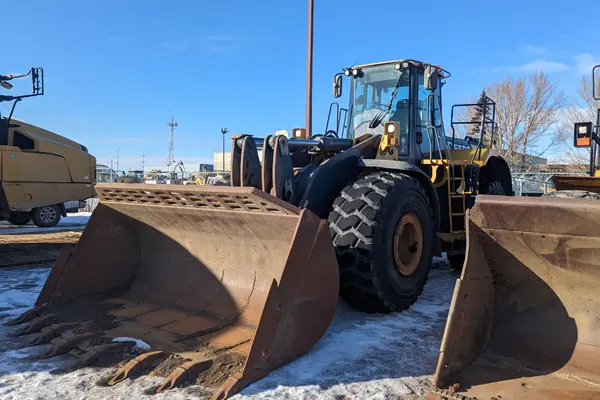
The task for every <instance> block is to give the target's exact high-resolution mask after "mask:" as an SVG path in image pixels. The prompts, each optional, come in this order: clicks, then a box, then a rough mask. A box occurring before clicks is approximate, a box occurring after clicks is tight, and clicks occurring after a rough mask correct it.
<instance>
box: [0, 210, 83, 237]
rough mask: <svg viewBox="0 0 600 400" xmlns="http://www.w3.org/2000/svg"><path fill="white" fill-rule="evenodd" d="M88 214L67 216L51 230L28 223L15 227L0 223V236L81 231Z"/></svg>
mask: <svg viewBox="0 0 600 400" xmlns="http://www.w3.org/2000/svg"><path fill="white" fill-rule="evenodd" d="M90 215H92V213H90V212H78V213H76V214H67V216H66V217H62V218H61V219H60V221H58V225H56V226H53V227H51V228H40V227H38V226H36V225H34V224H33V222H29V223H28V224H27V225H23V226H15V225H12V224H11V223H10V222H8V221H0V235H14V234H21V233H43V232H52V231H64V230H73V231H76V230H82V229H83V228H84V227H85V225H86V224H87V222H88V220H89V219H90Z"/></svg>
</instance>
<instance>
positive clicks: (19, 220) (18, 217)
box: [8, 213, 31, 226]
mask: <svg viewBox="0 0 600 400" xmlns="http://www.w3.org/2000/svg"><path fill="white" fill-rule="evenodd" d="M29 221H31V217H30V216H29V215H27V214H25V213H11V214H10V217H8V222H10V223H11V224H12V225H17V226H19V225H27V224H28V223H29Z"/></svg>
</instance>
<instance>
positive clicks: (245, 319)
mask: <svg viewBox="0 0 600 400" xmlns="http://www.w3.org/2000/svg"><path fill="white" fill-rule="evenodd" d="M96 191H97V192H98V195H99V198H100V203H99V204H98V206H97V208H96V209H95V211H94V213H93V214H92V217H91V218H90V221H89V223H88V225H87V226H86V228H85V230H84V232H83V234H82V236H81V239H80V241H79V243H78V245H77V247H76V248H75V250H74V251H72V252H64V253H62V254H61V256H60V257H59V259H58V260H57V263H56V265H55V267H54V269H53V270H52V272H51V273H50V276H49V278H48V281H47V282H46V284H45V285H44V288H43V290H42V292H41V294H40V296H39V298H38V301H37V302H36V304H37V305H39V306H40V307H37V308H36V309H34V311H31V312H28V313H26V314H24V315H23V316H22V317H21V318H20V319H19V320H18V323H19V324H34V323H35V326H32V327H29V325H24V326H22V327H19V328H18V329H20V330H26V329H33V328H35V330H36V331H38V332H39V331H40V330H42V331H43V334H44V335H45V336H44V338H43V340H44V341H47V340H50V339H51V338H52V337H55V338H54V339H51V340H52V343H56V344H57V348H56V349H52V350H50V352H49V353H48V356H52V355H54V353H57V354H58V353H64V352H65V351H68V350H72V349H75V348H80V349H81V350H82V351H83V354H87V356H86V361H85V363H86V364H89V360H91V359H94V360H96V359H100V358H101V357H99V354H98V352H99V351H101V352H105V351H107V352H108V351H112V352H114V351H115V349H114V348H113V347H115V346H107V345H106V344H105V343H108V342H110V340H111V339H113V338H116V337H133V338H136V339H140V340H142V341H144V342H146V343H148V344H149V345H150V346H151V348H152V351H153V353H152V354H149V355H148V356H143V355H142V356H138V357H136V358H135V359H134V360H133V361H132V362H131V363H130V364H127V365H128V367H127V368H125V369H124V370H123V371H119V372H118V374H116V375H115V376H114V377H113V379H111V380H109V384H116V383H118V382H120V381H122V380H123V379H125V378H126V377H129V376H137V375H139V374H140V373H141V371H144V372H145V373H151V374H153V375H160V376H164V377H166V378H167V377H168V378H167V381H165V383H164V384H163V385H161V386H160V387H159V388H158V389H157V390H160V391H162V390H164V389H167V388H170V387H172V386H173V385H176V384H177V385H179V384H184V383H190V382H192V383H193V382H198V383H200V384H203V385H205V386H209V387H213V389H215V393H216V394H215V396H216V397H218V398H223V399H224V398H227V397H229V396H232V395H233V394H235V393H237V392H238V391H239V390H241V389H242V388H244V387H245V386H247V385H248V384H250V383H251V382H253V381H255V380H257V379H260V378H261V377H263V376H265V375H266V374H268V373H269V372H270V371H271V370H273V369H275V368H277V367H279V366H280V365H282V364H285V363H287V362H289V361H291V360H293V359H295V358H296V357H298V356H299V355H300V354H302V353H304V352H306V351H307V350H309V349H310V348H311V347H312V346H313V345H314V344H315V343H316V342H317V341H318V340H319V339H320V338H321V336H322V335H323V334H324V333H325V331H326V329H327V327H328V326H329V323H330V321H331V319H332V318H333V314H334V311H335V305H336V302H337V297H338V288H339V282H338V279H339V278H338V267H337V262H336V258H335V253H334V250H333V246H332V244H331V238H330V235H329V229H328V226H327V222H326V221H324V220H321V219H320V218H318V217H317V216H315V215H314V214H313V213H311V212H310V211H309V210H300V209H298V208H296V207H294V206H291V205H289V204H288V203H285V202H283V201H280V200H278V199H276V198H274V197H273V196H270V195H268V194H266V193H264V192H262V191H260V190H258V189H255V188H252V187H243V188H230V187H208V186H205V187H203V186H179V185H168V186H167V185H156V186H155V185H143V184H141V185H134V184H122V185H119V184H99V185H97V186H96ZM48 315H51V316H52V317H46V316H48ZM44 318H47V319H48V323H47V325H48V326H52V327H65V326H67V327H68V328H71V327H72V324H75V326H77V327H78V328H79V329H78V330H76V333H77V334H78V335H80V336H77V338H80V339H81V341H77V343H75V342H74V341H73V340H69V339H68V338H69V337H73V336H69V335H64V336H63V335H62V333H64V332H63V330H62V329H61V330H60V331H58V329H54V328H48V329H46V330H45V331H44V329H45V328H44V326H42V325H43V324H42V322H43V321H45V319H44ZM40 321H42V322H40ZM52 324H53V325H52ZM64 324H71V325H64ZM50 331H51V332H50ZM90 332H91V334H90ZM67 333H69V332H67ZM71 333H72V332H71ZM85 335H89V336H90V337H91V336H94V340H90V342H93V343H92V344H93V346H92V344H89V345H88V344H86V341H87V339H89V338H88V336H85ZM46 336H48V338H46ZM63 339H64V340H63ZM41 340H42V339H40V340H39V341H37V340H36V339H35V338H34V339H33V341H32V343H38V342H41ZM63 342H64V343H63ZM98 345H103V346H104V347H100V348H98ZM94 346H95V347H94ZM69 354H72V355H76V354H77V352H70V353H69ZM90 354H91V355H93V357H90V356H89V355H90ZM156 354H160V357H158V358H157V357H155V355H156ZM150 355H152V357H150ZM157 359H160V360H158V361H160V362H159V364H158V365H155V364H156V363H155V362H154V360H157ZM163 359H164V361H163ZM140 360H146V361H147V360H152V361H153V362H146V363H142V361H140ZM122 361H123V359H122V358H121V359H118V360H116V362H122ZM158 361H157V362H158ZM80 364H81V363H80ZM146 364H147V365H146ZM148 369H152V371H148ZM130 370H131V371H130ZM182 371H183V372H182Z"/></svg>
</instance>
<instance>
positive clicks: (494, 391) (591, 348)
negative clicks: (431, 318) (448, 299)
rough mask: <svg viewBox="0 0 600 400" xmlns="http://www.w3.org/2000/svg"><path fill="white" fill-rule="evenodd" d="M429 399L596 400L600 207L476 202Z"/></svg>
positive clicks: (526, 200)
mask: <svg viewBox="0 0 600 400" xmlns="http://www.w3.org/2000/svg"><path fill="white" fill-rule="evenodd" d="M467 223H468V230H467V245H468V249H467V254H466V260H465V264H464V269H463V271H462V275H461V277H460V279H459V280H458V281H457V284H456V288H455V291H454V296H453V299H452V303H451V306H450V313H449V317H448V322H447V325H446V331H445V333H444V338H443V340H442V346H441V351H440V358H439V363H438V367H437V371H436V374H435V377H434V385H435V386H436V387H437V389H436V390H435V391H434V392H432V393H431V394H430V396H429V398H430V399H446V400H449V399H475V398H477V399H479V400H483V399H485V400H488V399H506V400H508V399H531V400H538V399H566V400H584V399H585V400H589V399H600V289H599V288H600V202H598V201H595V200H573V199H561V198H532V197H505V196H478V198H477V201H476V204H475V206H474V207H473V209H472V210H470V212H469V214H468V217H467Z"/></svg>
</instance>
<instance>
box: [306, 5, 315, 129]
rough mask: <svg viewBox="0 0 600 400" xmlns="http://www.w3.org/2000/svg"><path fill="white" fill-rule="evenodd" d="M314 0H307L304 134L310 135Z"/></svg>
mask: <svg viewBox="0 0 600 400" xmlns="http://www.w3.org/2000/svg"><path fill="white" fill-rule="evenodd" d="M314 5H315V2H314V0H308V56H307V59H306V134H307V135H308V136H309V137H310V136H311V135H312V79H313V63H312V57H313V8H314Z"/></svg>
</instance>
